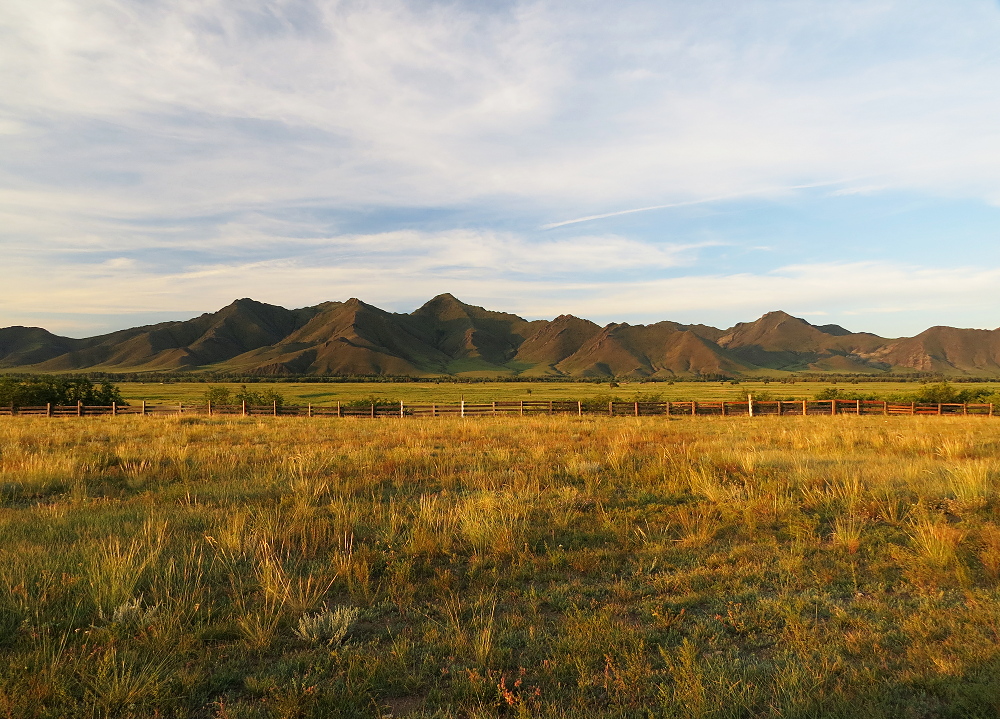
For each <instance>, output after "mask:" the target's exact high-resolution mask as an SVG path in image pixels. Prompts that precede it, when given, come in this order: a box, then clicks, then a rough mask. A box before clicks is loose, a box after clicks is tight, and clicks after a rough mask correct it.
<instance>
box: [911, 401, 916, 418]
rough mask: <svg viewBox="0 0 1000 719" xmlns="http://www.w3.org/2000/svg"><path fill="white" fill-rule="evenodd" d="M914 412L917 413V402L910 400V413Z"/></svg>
mask: <svg viewBox="0 0 1000 719" xmlns="http://www.w3.org/2000/svg"><path fill="white" fill-rule="evenodd" d="M916 413H917V403H916V402H910V414H911V415H913V414H916Z"/></svg>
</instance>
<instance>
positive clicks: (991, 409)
mask: <svg viewBox="0 0 1000 719" xmlns="http://www.w3.org/2000/svg"><path fill="white" fill-rule="evenodd" d="M989 416H990V417H992V416H993V403H992V402H990V414H989Z"/></svg>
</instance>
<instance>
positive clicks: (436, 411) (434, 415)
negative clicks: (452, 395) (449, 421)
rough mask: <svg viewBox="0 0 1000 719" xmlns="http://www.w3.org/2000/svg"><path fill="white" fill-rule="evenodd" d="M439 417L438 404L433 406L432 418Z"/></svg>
mask: <svg viewBox="0 0 1000 719" xmlns="http://www.w3.org/2000/svg"><path fill="white" fill-rule="evenodd" d="M437 416H438V406H437V405H436V404H432V405H431V417H437Z"/></svg>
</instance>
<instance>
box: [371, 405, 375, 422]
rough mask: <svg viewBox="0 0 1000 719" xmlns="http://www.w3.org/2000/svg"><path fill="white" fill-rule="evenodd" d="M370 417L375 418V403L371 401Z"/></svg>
mask: <svg viewBox="0 0 1000 719" xmlns="http://www.w3.org/2000/svg"><path fill="white" fill-rule="evenodd" d="M372 419H375V403H374V402H372Z"/></svg>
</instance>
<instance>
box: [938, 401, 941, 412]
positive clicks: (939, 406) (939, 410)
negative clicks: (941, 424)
mask: <svg viewBox="0 0 1000 719" xmlns="http://www.w3.org/2000/svg"><path fill="white" fill-rule="evenodd" d="M938 414H941V403H940V402H938Z"/></svg>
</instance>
